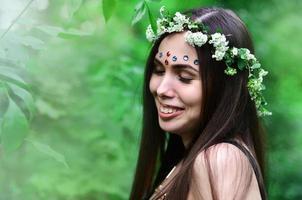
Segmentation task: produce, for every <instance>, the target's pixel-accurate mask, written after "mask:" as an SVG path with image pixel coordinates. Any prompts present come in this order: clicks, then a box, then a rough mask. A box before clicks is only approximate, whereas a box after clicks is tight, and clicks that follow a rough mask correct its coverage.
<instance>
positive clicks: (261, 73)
mask: <svg viewBox="0 0 302 200" xmlns="http://www.w3.org/2000/svg"><path fill="white" fill-rule="evenodd" d="M267 74H268V72H267V71H265V70H264V69H261V70H260V72H259V76H261V77H263V76H266V75H267Z"/></svg>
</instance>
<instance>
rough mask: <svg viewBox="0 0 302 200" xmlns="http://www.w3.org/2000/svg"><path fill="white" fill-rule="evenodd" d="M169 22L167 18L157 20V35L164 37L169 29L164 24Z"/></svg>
mask: <svg viewBox="0 0 302 200" xmlns="http://www.w3.org/2000/svg"><path fill="white" fill-rule="evenodd" d="M165 22H167V19H166V18H163V19H157V20H156V25H157V35H159V36H160V35H162V34H164V33H165V32H167V28H166V27H165V26H164V23H165Z"/></svg>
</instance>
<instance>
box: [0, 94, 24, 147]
mask: <svg viewBox="0 0 302 200" xmlns="http://www.w3.org/2000/svg"><path fill="white" fill-rule="evenodd" d="M28 130H29V126H28V122H27V120H26V117H25V115H24V114H23V113H22V111H21V110H20V109H19V108H18V106H17V105H16V104H15V102H14V101H13V100H11V99H9V106H8V110H7V112H6V114H5V115H4V117H3V122H2V134H1V145H2V147H3V149H4V151H5V152H12V151H14V150H16V149H17V148H19V147H20V146H21V144H22V143H23V140H24V138H25V136H26V135H27V133H28Z"/></svg>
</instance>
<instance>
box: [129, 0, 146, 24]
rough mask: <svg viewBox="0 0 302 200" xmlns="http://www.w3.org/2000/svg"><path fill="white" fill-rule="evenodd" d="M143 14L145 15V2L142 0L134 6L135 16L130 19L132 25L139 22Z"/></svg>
mask: <svg viewBox="0 0 302 200" xmlns="http://www.w3.org/2000/svg"><path fill="white" fill-rule="evenodd" d="M145 13H146V5H145V0H142V1H140V2H138V4H136V6H135V14H134V16H133V18H132V25H134V24H136V23H137V22H139V21H140V20H141V19H142V18H143V16H144V15H145Z"/></svg>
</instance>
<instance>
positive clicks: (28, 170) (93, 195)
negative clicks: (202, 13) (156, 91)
mask: <svg viewBox="0 0 302 200" xmlns="http://www.w3.org/2000/svg"><path fill="white" fill-rule="evenodd" d="M0 2H1V5H2V6H1V7H3V8H2V10H1V13H2V15H1V17H2V19H1V20H0V26H1V27H0V28H1V30H0V31H1V34H2V36H3V37H1V39H0V65H1V66H0V97H1V98H0V100H1V102H0V103H1V104H0V105H1V110H0V111H1V113H0V124H1V131H0V134H1V135H0V139H1V146H0V200H40V199H47V200H84V199H85V200H103V199H104V200H107V199H108V200H119V199H128V196H129V192H130V188H131V184H132V178H133V173H134V169H135V163H136V158H137V153H138V145H139V137H140V127H141V89H142V77H143V71H144V63H145V61H146V57H147V55H148V51H149V49H150V44H149V43H148V42H147V40H146V39H145V28H146V26H147V24H148V23H149V22H148V16H147V15H145V16H144V17H143V18H142V20H141V21H139V22H138V23H137V24H135V25H134V26H131V21H132V17H133V16H134V13H135V12H134V8H135V6H136V4H137V3H139V1H138V0H135V1H134V0H133V1H130V0H128V1H123V0H116V1H113V0H112V1H106V0H105V1H104V2H103V1H101V0H86V1H85V0H65V1H62V0H52V1H47V0H36V1H33V2H32V3H31V5H30V6H29V7H28V8H27V9H26V11H25V12H24V13H23V14H22V15H20V16H19V17H18V20H17V21H13V19H15V18H16V17H17V16H18V14H20V13H21V12H22V9H24V8H25V7H26V4H27V3H28V2H30V1H25V0H24V1H23V0H22V1H21V0H15V1H8V0H1V1H0ZM8 2H10V3H8ZM106 2H109V3H108V6H107V4H106ZM114 2H115V7H114V6H113V3H114ZM148 5H149V6H150V9H151V10H152V12H153V14H154V15H157V14H158V9H159V8H160V6H161V5H166V8H168V9H169V10H171V11H177V10H184V9H188V8H192V7H198V6H213V5H214V6H223V7H227V8H231V9H233V10H234V11H235V12H237V13H238V15H239V16H240V17H241V18H242V19H243V21H244V22H245V23H246V25H247V27H248V28H249V30H250V32H251V34H252V37H253V39H254V43H255V49H256V56H257V58H259V60H260V62H261V63H262V66H263V68H264V69H266V70H268V71H269V75H268V76H267V78H266V79H265V85H266V87H267V90H265V93H264V95H265V97H266V99H267V101H268V103H269V105H268V108H269V109H270V110H271V111H272V112H273V115H272V116H271V117H266V118H265V119H264V124H265V127H266V130H267V135H268V140H267V143H268V183H267V187H268V192H269V197H270V199H274V200H279V199H280V200H281V199H282V200H283V199H297V200H298V199H302V190H301V188H302V170H301V169H302V120H301V119H302V94H301V92H300V91H301V89H302V78H301V77H302V76H301V75H302V70H301V68H300V67H301V64H300V63H301V59H300V58H301V55H300V54H301V52H302V47H301V44H302V36H301V35H302V12H301V9H302V1H298V0H296V1H294V0H288V1H285V0H283V1H281V0H279V1H278V0H268V1H263V0H255V1H239V0H225V1H222V0H221V1H212V0H204V1H202V0H188V1H181V0H162V1H161V2H156V1H150V2H148ZM103 7H105V16H108V15H110V13H111V11H113V12H112V16H111V18H110V19H109V21H107V23H105V20H104V12H103ZM9 13H10V14H9ZM12 13H15V14H14V15H13V14H12ZM5 16H6V17H7V18H5ZM11 23H13V24H14V25H13V26H12V27H11V28H9V25H10V24H11ZM8 29H9V31H8V32H7V33H5V30H8ZM2 66H6V67H11V68H10V69H7V68H1V67H2ZM11 69H13V70H12V73H8V72H7V71H5V70H8V71H9V70H11ZM1 70H2V71H1ZM3 74H4V75H3ZM2 75H3V76H2ZM16 76H17V77H16ZM5 77H6V78H5ZM7 77H13V78H12V79H14V80H15V79H16V80H18V77H21V78H22V80H24V84H23V85H22V84H21V83H20V82H23V81H19V82H18V84H15V83H14V82H13V81H11V79H7ZM8 88H10V89H8ZM26 91H29V92H26ZM13 93H14V94H15V95H12V94H13ZM16 96H17V97H19V98H17V97H16ZM7 97H9V98H7ZM18 102H19V103H18Z"/></svg>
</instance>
